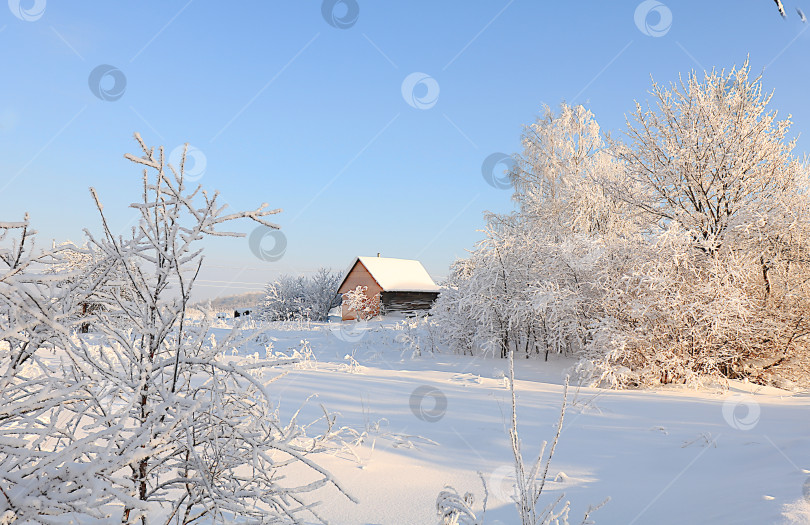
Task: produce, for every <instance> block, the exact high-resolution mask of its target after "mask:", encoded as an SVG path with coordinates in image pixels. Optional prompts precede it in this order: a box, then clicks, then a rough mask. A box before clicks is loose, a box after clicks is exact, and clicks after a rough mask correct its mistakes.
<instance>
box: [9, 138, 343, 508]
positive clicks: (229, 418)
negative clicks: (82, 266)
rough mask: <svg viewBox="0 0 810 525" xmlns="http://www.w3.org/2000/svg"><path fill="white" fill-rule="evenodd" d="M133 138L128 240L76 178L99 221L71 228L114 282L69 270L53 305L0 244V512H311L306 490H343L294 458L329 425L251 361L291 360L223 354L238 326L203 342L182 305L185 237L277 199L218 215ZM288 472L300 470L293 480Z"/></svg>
mask: <svg viewBox="0 0 810 525" xmlns="http://www.w3.org/2000/svg"><path fill="white" fill-rule="evenodd" d="M135 138H136V140H137V141H138V144H139V145H140V147H141V152H140V153H139V155H138V156H136V155H130V154H128V155H126V158H128V159H129V160H131V161H133V162H135V163H138V164H141V165H143V166H144V167H145V169H144V174H143V193H142V200H141V202H138V203H135V204H133V205H132V207H133V208H135V209H137V210H138V211H139V212H140V213H141V220H140V223H139V225H138V227H137V228H133V230H132V232H131V235H130V236H129V237H128V238H127V237H121V236H118V235H115V234H113V233H112V231H111V230H110V228H109V226H108V223H107V221H106V217H105V215H104V213H103V212H102V205H101V202H100V199H99V197H98V196H97V195H96V193H95V191H92V195H93V197H94V199H95V201H96V205H97V207H98V210H99V213H100V215H101V220H102V225H103V232H104V235H103V237H101V238H95V237H93V236H92V235H91V234H90V233H89V232H88V233H87V235H88V238H89V243H90V244H91V245H92V246H93V250H94V251H95V252H96V253H97V254H98V257H94V261H95V262H94V267H96V268H98V269H100V271H101V272H102V273H103V272H105V271H106V272H109V271H112V269H117V270H118V271H120V275H121V278H122V279H123V280H124V282H125V286H124V287H122V286H95V287H94V286H92V285H93V284H95V283H98V282H100V280H98V279H94V278H85V279H83V280H80V283H81V286H78V285H77V286H74V287H73V288H71V289H70V293H69V294H68V295H67V296H66V302H65V305H61V303H59V302H58V301H57V300H56V299H58V298H60V296H59V295H58V294H57V295H54V292H53V288H58V287H51V288H47V287H46V286H45V285H46V284H47V282H46V281H45V282H43V283H42V286H41V287H37V286H30V284H26V283H24V282H22V281H20V275H21V273H22V271H21V267H20V265H19V261H20V260H21V259H22V257H21V256H20V255H19V254H20V253H22V252H21V250H18V251H17V254H16V255H15V254H14V251H13V250H12V251H11V252H3V255H6V254H8V253H10V254H11V255H10V256H9V257H7V258H5V259H4V260H6V261H7V263H9V262H10V263H11V264H10V265H8V264H7V265H8V266H9V268H8V271H7V272H6V273H5V275H4V276H3V277H0V285H2V286H4V287H6V288H7V289H8V292H9V293H8V294H4V301H5V302H4V303H3V304H4V305H5V306H6V308H5V310H4V314H6V318H7V319H8V320H9V324H8V325H7V326H4V327H3V329H4V336H7V337H8V340H9V341H11V343H12V344H11V345H10V346H9V345H7V347H5V348H4V349H3V350H2V351H0V360H1V361H0V364H2V365H3V371H4V376H3V379H2V381H3V382H4V384H3V385H2V387H3V388H0V396H4V398H3V399H0V401H2V403H0V407H2V408H0V410H2V411H5V410H8V409H11V410H12V412H10V413H9V414H8V417H6V418H4V417H0V425H6V424H9V423H7V422H8V421H11V423H10V424H11V427H10V428H12V429H13V430H10V431H8V432H5V430H7V429H5V428H3V430H4V432H3V435H4V437H5V436H16V437H13V438H5V439H0V489H2V492H3V496H4V497H0V511H2V513H0V516H3V519H6V517H7V516H8V515H10V514H9V512H11V513H13V516H12V517H13V518H16V519H20V518H22V519H28V518H29V517H31V518H32V519H33V516H29V514H31V513H34V514H36V513H39V516H38V517H37V518H36V519H37V520H39V521H42V522H45V523H49V522H53V523H57V522H60V523H61V522H64V520H65V519H66V516H65V514H67V513H71V512H73V513H79V512H80V513H83V514H85V515H89V516H90V517H96V518H100V519H105V520H106V521H107V522H109V521H110V519H112V520H115V521H117V522H122V523H135V522H141V523H148V522H150V521H159V522H161V523H192V522H195V521H199V520H203V521H206V522H216V523H226V522H227V523H230V522H233V521H250V522H262V523H267V522H272V523H300V522H301V520H302V519H304V516H307V515H308V516H309V517H311V518H313V519H316V520H318V521H323V520H321V519H320V517H319V516H318V513H317V509H316V508H315V504H316V503H317V501H315V500H313V498H314V497H317V496H314V495H310V493H312V492H313V491H316V490H318V489H319V488H321V487H324V486H326V485H330V486H332V487H333V488H335V489H336V490H338V491H339V492H341V493H343V494H346V495H347V493H346V492H345V491H344V489H343V488H342V486H341V485H340V484H339V483H338V481H337V480H335V479H334V478H333V477H332V475H331V474H330V473H329V472H328V471H326V470H324V469H323V468H322V467H320V466H319V465H318V464H317V463H315V462H314V461H313V460H312V459H311V458H310V457H309V456H310V455H311V454H313V453H317V452H318V451H321V450H324V447H326V446H328V443H330V441H331V439H332V438H333V437H334V436H335V434H336V432H337V431H336V430H335V428H334V416H332V415H331V414H329V413H327V412H324V417H323V418H322V420H320V421H321V422H322V423H323V430H322V432H321V433H320V434H318V435H315V436H310V435H307V433H306V432H305V429H306V428H314V426H312V425H307V427H304V426H301V425H300V424H299V423H298V422H297V416H293V418H292V419H291V420H290V421H289V422H286V423H282V422H281V421H280V419H279V416H278V414H277V410H276V409H275V406H274V403H273V401H272V398H271V393H270V390H269V389H268V387H267V381H266V380H263V379H262V373H264V372H268V371H270V369H272V368H273V367H274V366H276V365H279V364H284V363H294V362H295V360H294V359H288V360H279V359H271V360H261V359H259V358H258V356H254V357H253V358H251V359H238V358H234V357H230V356H225V355H223V352H222V351H221V348H226V349H227V348H238V347H240V346H241V344H242V341H238V340H236V339H237V338H238V336H239V335H238V334H239V332H238V331H236V332H234V333H233V334H231V336H230V337H228V338H225V339H224V340H221V341H219V342H218V344H215V343H214V341H213V339H212V338H210V337H209V333H208V328H209V327H210V323H211V318H210V315H207V316H204V317H203V318H202V319H201V320H199V321H197V322H194V323H191V322H189V317H188V316H187V315H186V313H187V309H188V301H189V297H190V294H191V290H192V287H193V285H194V282H195V279H196V276H197V274H198V272H199V269H200V267H201V265H202V254H201V249H200V248H199V247H198V241H199V240H200V239H202V238H203V237H204V236H206V235H238V234H234V233H229V232H222V231H220V230H219V226H221V225H223V224H225V223H229V222H231V221H233V220H236V219H239V218H250V219H253V220H255V221H257V222H259V223H261V224H263V225H265V226H269V227H277V226H275V225H273V224H272V223H268V222H266V220H265V219H264V217H266V216H267V215H271V214H273V213H276V212H278V211H279V210H266V209H265V207H266V205H263V206H262V207H260V208H258V209H256V210H253V211H247V212H237V213H232V214H229V215H223V214H222V211H223V209H224V207H220V206H219V205H218V202H217V200H218V195H217V194H216V193H214V194H208V193H207V192H205V191H203V190H202V189H201V188H199V187H198V188H196V189H189V188H187V186H186V181H185V177H184V164H185V156H183V159H182V160H181V163H180V166H178V167H175V166H172V165H170V164H167V163H166V162H165V157H164V152H163V149H162V148H160V149H159V150H157V151H155V149H153V148H148V147H146V145H145V144H144V143H143V141H142V140H141V138H140V136H138V135H137V134H136V135H135ZM0 226H2V225H0ZM6 226H8V225H6ZM15 227H20V228H23V231H25V230H24V228H25V227H26V226H25V225H22V226H15ZM23 237H25V235H24V236H23ZM84 275H95V272H85V273H84ZM87 282H90V285H87ZM65 289H66V288H65ZM4 291H5V290H4ZM45 292H48V293H49V294H50V295H43V294H44V293H45ZM15 294H16V295H15ZM89 294H92V295H93V300H94V301H98V302H99V303H101V304H102V306H103V307H102V308H98V309H96V310H95V311H94V312H93V314H92V320H93V324H94V326H95V327H96V329H97V331H98V334H94V336H93V337H90V338H88V337H73V338H70V337H65V336H64V334H66V333H68V332H67V331H66V330H65V329H64V327H61V326H59V325H58V324H57V322H58V321H59V320H60V318H61V317H64V315H65V314H64V313H63V312H62V311H60V310H58V308H62V309H63V310H67V311H70V308H71V307H72V305H71V301H74V302H75V300H74V299H72V298H74V297H79V299H86V298H87V297H88V296H89ZM6 298H8V299H6ZM39 334H42V335H39ZM58 335H62V337H60V338H59V339H58V342H59V344H60V345H61V346H62V348H63V350H64V351H65V353H66V355H67V358H68V359H67V360H66V361H65V362H64V363H61V364H60V366H61V369H58V370H57V369H56V368H55V367H53V366H50V365H49V363H46V362H45V361H44V360H41V359H38V358H37V357H38V356H37V353H38V352H39V350H40V348H41V347H43V346H47V345H48V344H51V343H49V339H47V338H46V337H56V336H58ZM304 346H305V347H306V348H308V346H307V345H306V344H305V345H304ZM9 349H10V350H11V351H10V352H8V350H9ZM22 364H26V365H29V367H30V366H31V365H33V366H35V367H36V369H31V370H28V369H23V368H21V366H20V365H22ZM5 396H11V397H8V398H5ZM54 396H58V397H54ZM15 403H16V405H15ZM288 470H289V471H294V472H296V473H298V474H300V473H301V472H307V471H308V472H309V476H308V477H306V480H305V481H303V482H301V483H295V482H293V481H291V480H290V479H288V478H287V476H286V475H285V473H286V472H287V471H288ZM299 479H300V478H299ZM347 497H349V498H350V499H351V497H350V496H348V495H347ZM32 509H33V510H32ZM42 515H51V516H53V519H52V520H51V521H48V519H50V518H47V519H45V518H42ZM9 519H11V518H9Z"/></svg>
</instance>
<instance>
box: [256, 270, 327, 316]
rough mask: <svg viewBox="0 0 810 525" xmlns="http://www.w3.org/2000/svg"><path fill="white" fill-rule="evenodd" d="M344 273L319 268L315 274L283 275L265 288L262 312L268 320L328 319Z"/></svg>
mask: <svg viewBox="0 0 810 525" xmlns="http://www.w3.org/2000/svg"><path fill="white" fill-rule="evenodd" d="M341 279H342V276H341V274H340V273H339V272H334V271H332V270H329V269H328V268H319V269H318V271H317V272H315V274H314V275H312V276H311V277H304V276H298V277H295V276H291V275H282V276H281V277H279V278H278V279H277V280H275V281H274V282H272V283H270V284H268V285H267V287H266V288H265V296H264V299H263V301H262V304H261V308H260V310H261V312H260V313H261V315H262V317H263V318H264V319H265V320H268V321H292V320H299V319H309V320H312V321H326V318H327V316H328V315H329V310H330V308H332V306H334V302H335V296H336V295H337V290H338V286H339V285H340V282H341Z"/></svg>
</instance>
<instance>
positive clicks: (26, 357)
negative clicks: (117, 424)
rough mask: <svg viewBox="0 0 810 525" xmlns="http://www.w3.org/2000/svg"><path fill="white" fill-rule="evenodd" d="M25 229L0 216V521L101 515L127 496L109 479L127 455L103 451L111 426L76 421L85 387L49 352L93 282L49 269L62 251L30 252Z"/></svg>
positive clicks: (61, 340)
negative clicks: (87, 427) (108, 505)
mask: <svg viewBox="0 0 810 525" xmlns="http://www.w3.org/2000/svg"><path fill="white" fill-rule="evenodd" d="M16 233H18V234H19V238H18V239H14V238H13V237H14V235H15V234H16ZM34 233H35V232H33V231H32V230H31V228H30V226H29V222H28V217H27V216H26V217H25V220H23V221H22V222H16V223H8V222H6V223H0V522H3V523H12V522H15V521H16V522H19V523H22V522H26V523H29V522H30V523H62V522H64V519H65V518H64V517H65V516H74V517H78V516H83V517H84V518H87V519H103V518H104V517H105V516H106V513H105V512H104V511H103V510H102V509H101V507H102V506H103V505H104V504H105V503H109V502H111V501H121V500H123V499H126V494H122V493H121V492H120V491H117V490H116V489H115V487H114V485H113V484H112V483H111V482H110V480H109V476H110V475H111V474H112V473H113V472H115V471H117V470H120V469H121V468H122V467H123V466H124V465H125V464H126V461H125V460H122V458H119V457H116V456H114V455H109V454H107V453H106V451H105V450H104V443H105V442H108V441H109V440H110V439H111V438H112V437H113V436H114V435H115V434H116V432H117V429H116V428H114V427H112V426H109V425H108V426H104V427H101V428H96V429H94V430H91V431H87V430H85V429H84V428H83V426H82V425H83V424H84V423H85V422H86V420H84V419H83V417H82V412H83V410H85V409H86V408H87V407H88V405H90V404H92V403H93V402H94V397H93V394H92V392H91V384H90V383H89V381H87V379H86V378H84V377H82V376H81V375H80V374H77V373H76V371H75V370H74V369H73V368H72V367H71V366H70V362H69V361H64V360H62V359H60V356H61V353H60V354H56V350H57V349H58V348H60V347H62V346H64V345H65V344H66V343H68V342H69V337H70V334H71V332H72V328H73V325H72V324H71V323H72V321H73V320H74V318H75V315H74V314H75V308H76V306H77V305H78V304H80V303H81V301H82V300H84V299H86V297H87V296H88V295H89V294H90V293H92V289H93V286H92V284H88V282H87V281H86V279H84V278H83V276H82V275H72V276H71V278H70V279H68V278H66V277H65V276H64V275H62V276H56V275H54V273H53V272H52V271H51V270H52V269H53V268H54V267H56V266H59V265H66V264H68V263H69V260H70V257H69V255H70V254H69V253H66V251H65V250H64V249H63V247H55V248H53V249H51V250H45V251H42V252H37V251H35V248H34ZM84 277H86V276H84Z"/></svg>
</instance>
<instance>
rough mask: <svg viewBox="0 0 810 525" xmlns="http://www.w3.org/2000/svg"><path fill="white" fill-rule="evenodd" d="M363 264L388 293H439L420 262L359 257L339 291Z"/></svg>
mask: <svg viewBox="0 0 810 525" xmlns="http://www.w3.org/2000/svg"><path fill="white" fill-rule="evenodd" d="M358 262H359V263H361V264H362V265H363V266H365V267H366V270H368V273H370V274H371V276H372V277H373V278H374V280H375V281H377V284H379V285H380V288H382V289H383V291H386V292H438V291H439V287H438V286H437V285H436V283H434V282H433V279H431V277H430V275H428V273H427V270H425V267H424V266H422V263H420V262H419V261H413V260H410V259H392V258H390V257H358V258H357V259H355V261H354V263H353V264H352V266H351V268H349V272H348V273H347V274H346V277H345V278H344V279H343V282H342V283H340V287H338V290H339V289H340V288H341V287H343V284H344V283H345V282H346V279H348V278H349V274H350V273H351V270H353V269H354V267H355V266H356V265H357V263H358Z"/></svg>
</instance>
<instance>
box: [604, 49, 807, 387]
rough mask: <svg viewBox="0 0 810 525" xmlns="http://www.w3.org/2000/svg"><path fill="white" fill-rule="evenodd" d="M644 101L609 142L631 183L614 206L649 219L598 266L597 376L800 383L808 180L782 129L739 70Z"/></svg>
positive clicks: (635, 381)
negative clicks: (602, 295) (615, 259)
mask: <svg viewBox="0 0 810 525" xmlns="http://www.w3.org/2000/svg"><path fill="white" fill-rule="evenodd" d="M652 95H653V98H654V101H655V106H654V107H648V108H647V109H642V107H641V105H640V104H637V105H636V110H635V112H634V113H633V117H632V119H628V125H627V140H626V141H625V142H619V141H615V142H614V143H613V145H612V148H613V150H614V152H615V155H616V156H617V158H619V159H620V160H621V161H623V163H624V166H625V171H626V173H627V176H626V178H625V180H624V182H623V183H620V184H618V185H616V186H614V188H613V189H614V190H615V195H617V197H620V198H622V199H623V200H625V201H626V202H627V203H628V204H630V205H632V206H633V207H635V208H637V209H638V210H641V211H643V212H644V213H646V214H648V216H649V217H651V220H650V223H649V226H648V229H647V230H648V234H647V235H646V236H645V237H644V238H643V239H642V240H641V241H640V242H638V243H636V244H635V245H634V246H633V247H632V250H631V253H630V256H629V257H625V258H624V259H623V263H622V264H620V265H613V266H610V265H605V266H603V268H602V272H601V273H602V275H601V277H600V282H601V283H602V285H603V286H604V288H605V289H606V290H607V292H608V293H607V296H606V301H605V303H604V307H605V315H604V316H603V317H602V318H601V319H600V320H599V322H598V323H597V324H598V325H599V329H598V330H595V331H594V333H595V338H594V341H593V342H594V344H593V345H592V347H591V348H592V350H593V352H589V355H590V356H591V357H593V356H596V355H601V359H600V358H594V359H591V362H592V363H596V364H597V369H598V370H599V374H598V377H600V378H602V379H605V380H607V381H608V382H609V383H611V384H617V385H622V384H627V385H647V384H654V383H657V382H664V383H669V382H679V383H684V382H685V383H693V382H698V381H699V380H700V378H702V377H706V376H714V377H720V378H749V379H752V380H755V381H757V382H760V383H771V382H776V383H780V384H782V383H784V384H785V385H789V383H790V381H791V380H792V381H796V380H798V381H800V382H807V381H808V380H810V377H809V376H808V374H809V373H810V372H808V371H810V356H808V347H807V341H806V335H807V334H808V329H810V323H808V321H810V320H808V319H807V318H806V317H807V316H806V311H807V308H808V306H810V289H809V288H808V286H807V283H808V279H810V266H808V262H810V259H808V257H807V255H808V252H807V242H808V240H810V228H808V224H810V222H808V219H810V215H808V212H810V202H808V196H807V190H808V187H810V186H808V182H810V181H809V179H808V172H807V166H806V165H805V164H803V163H802V162H800V161H799V160H798V159H797V158H795V156H793V154H792V150H793V147H794V145H795V141H792V140H788V136H787V134H788V131H789V126H790V118H789V117H788V118H787V119H785V120H778V119H777V113H776V112H775V111H772V110H769V109H768V104H769V102H770V100H771V95H766V94H763V92H762V84H761V78H760V77H756V78H753V79H752V78H751V76H750V66H749V65H748V63H747V62H746V63H745V64H743V66H742V67H740V68H739V69H737V68H733V69H732V70H731V71H729V72H725V71H719V72H718V71H716V70H714V71H711V72H708V73H706V74H705V76H704V77H702V78H700V77H699V76H698V75H697V74H694V73H693V74H691V75H689V77H688V78H687V80H681V81H680V82H678V83H675V84H672V85H670V86H669V87H664V86H661V85H659V84H655V83H654V84H653V89H652ZM785 380H788V381H785Z"/></svg>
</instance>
